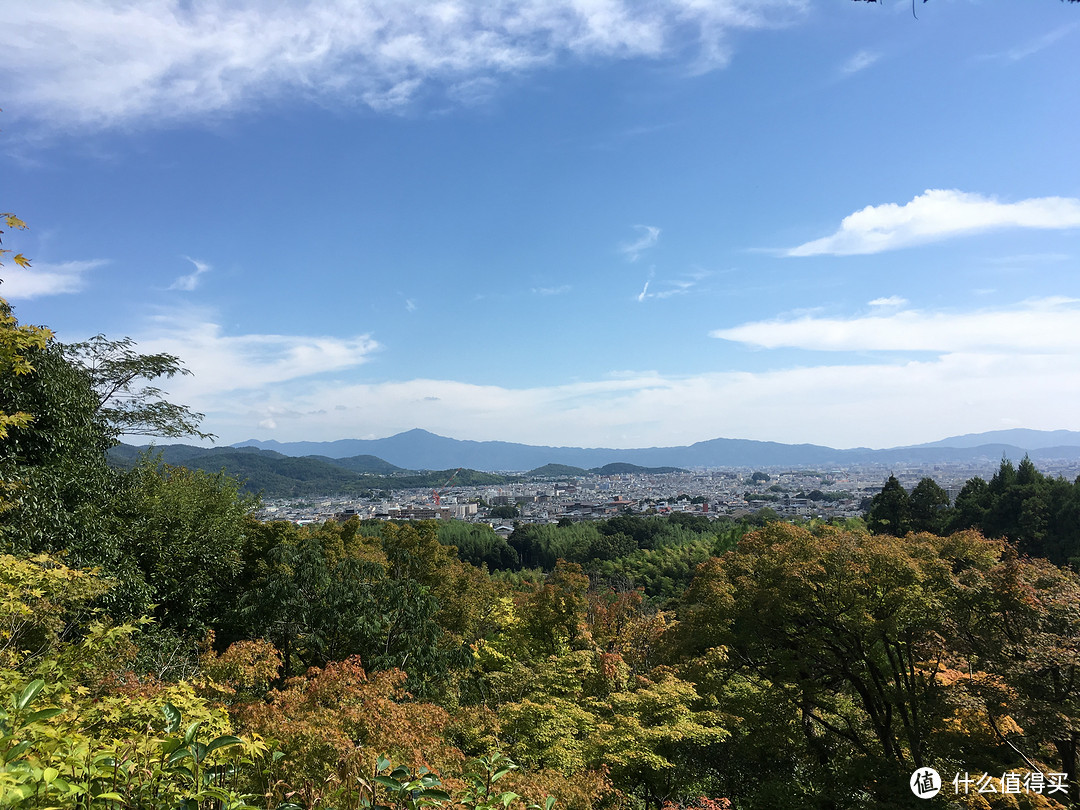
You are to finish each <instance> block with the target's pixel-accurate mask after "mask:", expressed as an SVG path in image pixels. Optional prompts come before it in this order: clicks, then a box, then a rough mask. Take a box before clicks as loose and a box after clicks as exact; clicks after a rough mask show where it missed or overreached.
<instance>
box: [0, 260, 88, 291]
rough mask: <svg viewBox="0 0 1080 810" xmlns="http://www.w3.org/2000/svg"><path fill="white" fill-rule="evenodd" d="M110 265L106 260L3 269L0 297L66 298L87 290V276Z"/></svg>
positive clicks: (41, 264) (38, 264)
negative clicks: (45, 296) (52, 296)
mask: <svg viewBox="0 0 1080 810" xmlns="http://www.w3.org/2000/svg"><path fill="white" fill-rule="evenodd" d="M103 264H106V261H105V260H104V259H91V260H89V261H73V262H60V263H59V264H45V263H35V264H34V266H33V267H31V268H29V269H27V268H23V267H18V266H12V267H4V268H3V269H0V274H2V275H0V278H3V280H4V283H3V284H2V285H0V297H3V298H9V299H11V300H13V301H17V300H28V299H30V298H40V297H41V296H43V295H62V294H64V293H77V292H81V291H82V290H83V289H84V288H85V287H86V273H87V272H89V271H90V270H94V269H96V268H98V267H101V266H102V265H103Z"/></svg>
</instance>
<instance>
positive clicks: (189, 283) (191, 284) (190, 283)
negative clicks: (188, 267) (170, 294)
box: [169, 256, 213, 292]
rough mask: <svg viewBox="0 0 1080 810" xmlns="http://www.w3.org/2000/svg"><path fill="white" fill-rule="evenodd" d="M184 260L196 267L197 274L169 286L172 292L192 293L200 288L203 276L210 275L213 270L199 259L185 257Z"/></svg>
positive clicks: (179, 279)
mask: <svg viewBox="0 0 1080 810" xmlns="http://www.w3.org/2000/svg"><path fill="white" fill-rule="evenodd" d="M184 258H185V259H187V260H188V261H189V262H191V263H192V264H193V265H195V272H193V273H188V274H187V275H186V276H180V277H179V278H177V279H176V281H174V282H173V283H172V284H170V285H169V289H170V290H183V291H184V292H191V291H192V290H194V289H195V288H196V287H198V286H199V281H200V278H201V277H202V276H203V274H205V273H209V272H210V271H211V270H212V269H213V268H212V267H210V265H208V264H207V263H206V262H200V261H199V260H198V259H193V258H191V257H190V256H185V257H184Z"/></svg>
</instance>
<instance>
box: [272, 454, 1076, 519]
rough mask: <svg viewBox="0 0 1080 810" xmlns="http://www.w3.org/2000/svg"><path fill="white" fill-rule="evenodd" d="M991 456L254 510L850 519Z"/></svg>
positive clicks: (1053, 468) (306, 514)
mask: <svg viewBox="0 0 1080 810" xmlns="http://www.w3.org/2000/svg"><path fill="white" fill-rule="evenodd" d="M996 469H997V465H996V464H989V463H951V464H949V463H945V464H934V465H932V466H915V465H908V466H903V467H884V466H881V465H867V466H861V467H851V468H833V469H824V470H813V469H791V468H764V469H760V470H755V469H746V468H730V469H724V468H716V469H709V470H698V471H686V472H676V473H659V474H656V473H640V472H633V473H624V474H618V475H592V476H587V477H570V478H565V479H561V480H552V481H528V482H522V483H512V484H503V485H498V486H493V485H488V486H475V487H462V486H453V485H452V483H453V482H452V481H451V482H450V483H451V485H450V486H447V487H443V488H439V489H435V490H433V489H431V488H427V487H424V488H409V489H401V490H390V491H386V490H383V491H379V492H376V493H373V494H375V495H376V497H373V498H356V497H347V496H330V495H327V496H325V497H305V498H273V499H266V500H265V501H264V503H263V506H262V509H261V511H260V513H259V514H260V517H262V518H264V519H267V520H291V521H294V522H297V523H311V522H319V521H325V520H332V519H335V518H337V519H341V518H345V517H351V516H356V517H358V518H360V519H383V520H432V519H435V520H451V519H455V520H464V521H469V522H474V523H488V524H490V525H492V526H493V527H495V528H496V531H500V530H501V531H503V532H509V531H510V530H511V529H512V526H513V523H514V522H515V521H517V522H520V523H556V522H558V521H560V520H563V521H565V520H571V521H581V520H599V519H603V518H608V517H612V516H613V515H616V514H644V515H651V514H661V515H662V514H668V513H671V512H690V513H696V514H703V515H707V516H710V517H719V516H721V515H724V516H728V517H732V518H740V517H744V516H748V515H751V514H753V513H755V512H758V511H759V510H762V509H770V510H773V511H774V512H776V513H777V514H778V515H780V516H783V517H800V518H813V517H819V518H825V519H829V518H850V517H858V516H860V515H862V514H863V513H864V512H865V511H866V506H867V502H868V500H869V499H870V498H871V497H873V496H874V495H875V494H877V493H878V492H880V491H881V487H882V484H883V483H884V482H885V480H886V478H888V476H889V475H895V476H896V478H897V479H898V480H899V481H900V483H901V484H902V485H903V486H904V487H905V488H906V489H908V490H911V489H912V488H913V487H914V486H915V485H916V484H917V483H918V482H919V481H920V480H922V479H923V478H925V477H929V478H932V479H934V480H935V481H936V482H937V484H938V485H939V486H940V487H941V488H942V489H943V490H945V492H946V493H947V494H948V495H949V498H950V500H955V498H956V495H957V494H958V493H959V492H960V490H961V488H962V487H963V485H964V484H965V483H966V482H967V481H968V480H970V479H971V478H974V477H976V476H978V477H982V478H985V479H989V478H990V477H991V476H992V475H993V473H994V472H995V470H996ZM1040 469H1041V470H1042V471H1043V472H1044V473H1045V474H1047V475H1051V476H1060V477H1064V478H1066V479H1069V480H1072V479H1073V478H1075V477H1076V476H1077V475H1078V474H1080V463H1078V462H1077V461H1075V460H1062V461H1059V462H1057V463H1053V462H1048V463H1041V464H1040Z"/></svg>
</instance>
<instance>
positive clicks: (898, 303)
mask: <svg viewBox="0 0 1080 810" xmlns="http://www.w3.org/2000/svg"><path fill="white" fill-rule="evenodd" d="M907 302H908V301H907V299H906V298H901V297H900V296H899V295H890V296H889V297H888V298H875V299H874V300H873V301H871V302H869V306H872V307H876V308H878V309H896V308H898V307H902V306H904V305H905V304H907Z"/></svg>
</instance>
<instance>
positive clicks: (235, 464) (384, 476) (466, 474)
mask: <svg viewBox="0 0 1080 810" xmlns="http://www.w3.org/2000/svg"><path fill="white" fill-rule="evenodd" d="M147 454H149V455H151V456H156V457H157V458H158V459H159V460H160V461H161V462H162V463H165V464H170V465H172V466H177V467H187V468H188V469H192V470H204V471H206V472H212V473H216V472H221V471H222V470H224V471H225V473H226V474H228V475H230V476H232V477H233V478H236V479H237V480H238V481H240V482H241V484H242V488H243V490H244V491H245V492H248V493H251V494H261V495H263V496H264V497H267V498H288V497H298V496H306V495H334V494H360V493H369V492H372V491H388V490H389V491H392V490H395V489H414V488H421V487H432V488H437V487H441V486H444V485H445V484H446V483H447V482H448V481H450V480H451V478H452V479H453V482H454V484H455V485H457V486H484V485H489V484H490V485H499V484H506V483H511V482H513V481H520V480H522V479H544V478H550V477H559V478H568V477H581V476H589V475H620V474H628V473H635V472H637V473H650V474H660V473H669V472H678V471H679V470H678V468H675V467H639V466H637V465H634V464H626V463H616V464H608V465H606V466H604V467H597V468H594V469H591V470H585V469H581V468H578V467H565V466H562V465H547V466H545V467H540V468H537V469H536V470H533V471H531V472H528V473H524V474H523V475H506V474H500V473H489V472H480V471H477V470H470V469H464V468H461V469H457V470H455V469H453V468H448V469H444V470H406V469H402V468H401V467H397V466H395V465H393V464H391V463H389V462H387V461H384V460H383V459H381V458H378V457H376V456H371V455H359V456H352V457H349V458H329V457H327V456H300V457H294V456H287V455H284V454H283V453H278V452H275V451H273V450H260V449H258V448H256V447H212V448H206V447H197V446H194V445H188V444H167V445H161V446H160V447H155V446H143V447H135V446H132V445H127V444H120V445H117V446H116V447H113V448H111V449H110V450H109V460H110V462H111V463H112V464H113V465H114V466H116V467H120V468H123V469H131V468H132V467H134V466H135V465H136V464H137V463H138V461H139V459H140V458H141V457H143V456H145V455H147Z"/></svg>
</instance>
